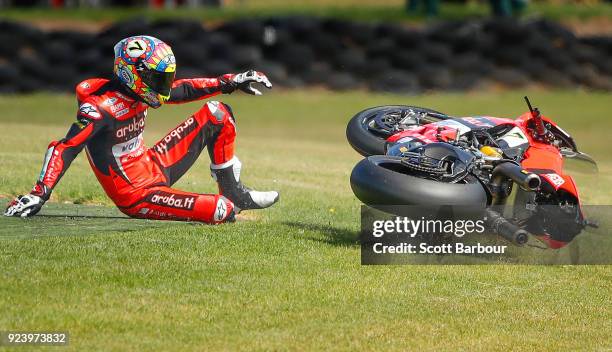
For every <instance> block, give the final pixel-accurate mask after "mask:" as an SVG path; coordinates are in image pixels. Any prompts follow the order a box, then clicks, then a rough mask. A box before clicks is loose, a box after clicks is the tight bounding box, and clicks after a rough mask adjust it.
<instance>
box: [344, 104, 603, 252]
mask: <svg viewBox="0 0 612 352" xmlns="http://www.w3.org/2000/svg"><path fill="white" fill-rule="evenodd" d="M525 101H526V103H527V105H528V108H529V111H528V112H526V113H524V114H523V115H521V116H519V117H518V118H516V119H514V120H513V119H508V118H498V117H490V116H471V117H452V116H449V115H447V114H444V113H441V112H438V111H435V110H431V109H426V108H420V107H414V106H404V105H390V106H380V107H374V108H369V109H366V110H364V111H361V112H359V113H358V114H356V115H355V116H354V117H353V118H352V119H351V120H350V121H349V123H348V126H347V130H346V134H347V139H348V141H349V143H350V145H351V146H352V147H353V148H354V149H355V150H356V151H357V152H359V153H360V154H361V155H363V156H365V157H366V158H365V159H363V160H361V161H360V162H359V163H358V164H357V165H356V166H355V167H354V169H353V171H352V173H351V180H350V182H351V188H352V190H353V193H354V194H355V196H356V197H357V198H358V199H359V200H361V201H362V202H363V203H365V204H367V205H370V206H374V207H376V206H387V205H420V206H438V205H450V206H453V205H455V206H475V207H478V208H482V209H485V210H484V211H485V212H486V219H487V224H488V225H489V227H490V229H491V230H492V231H494V232H495V233H497V234H498V235H500V236H502V237H503V238H505V239H507V240H509V241H511V242H513V243H515V244H518V245H522V244H525V243H526V242H527V241H528V240H529V238H530V236H536V238H537V239H540V240H541V241H543V242H545V243H546V244H547V246H548V247H549V248H560V247H563V246H564V245H566V244H567V243H569V242H570V241H571V240H572V239H573V238H574V237H575V236H576V235H578V234H579V233H580V232H581V231H582V230H583V229H584V228H585V226H588V225H592V224H591V223H589V221H587V220H586V219H585V216H584V214H583V211H582V209H581V202H580V197H579V192H578V188H577V185H576V182H575V181H574V179H573V178H572V176H571V175H569V174H567V173H566V172H565V171H564V161H565V160H568V159H575V160H581V161H583V162H586V163H588V164H589V165H590V166H591V167H592V169H595V170H596V163H595V161H594V160H593V159H592V158H591V157H590V156H588V155H587V154H585V153H582V152H580V151H579V150H578V147H577V146H576V143H575V142H574V140H573V138H572V137H571V136H570V135H569V134H568V133H567V132H565V131H564V130H563V129H562V128H561V127H559V126H558V125H557V124H556V123H555V122H554V121H553V120H552V119H550V118H548V117H545V116H543V115H542V114H541V113H540V111H539V110H538V109H537V108H533V107H532V106H531V103H530V102H529V99H528V98H527V97H525ZM514 188H515V192H514V193H513V192H512V191H513V189H514ZM511 194H513V203H512V204H511V205H507V204H508V203H509V202H508V199H509V197H510V195H511ZM505 207H511V211H510V213H511V215H510V216H509V215H505V214H507V213H508V212H507V211H505V210H504V209H505ZM500 209H501V210H500Z"/></svg>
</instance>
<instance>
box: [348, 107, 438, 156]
mask: <svg viewBox="0 0 612 352" xmlns="http://www.w3.org/2000/svg"><path fill="white" fill-rule="evenodd" d="M392 109H413V110H417V111H427V112H433V113H438V114H441V113H440V112H437V111H435V110H431V109H426V108H419V107H416V106H408V105H385V106H377V107H373V108H368V109H365V110H363V111H361V112H358V113H357V114H356V115H355V116H353V117H352V118H351V120H350V121H349V123H348V125H347V126H346V139H347V140H348V142H349V144H350V145H351V147H353V149H355V151H357V152H358V153H359V154H361V155H363V156H370V155H381V154H385V141H386V139H387V137H389V135H384V134H376V133H375V132H374V131H372V130H371V129H369V128H368V127H367V123H368V122H369V121H370V120H371V119H372V118H373V116H374V115H376V114H378V113H380V112H382V111H384V110H392Z"/></svg>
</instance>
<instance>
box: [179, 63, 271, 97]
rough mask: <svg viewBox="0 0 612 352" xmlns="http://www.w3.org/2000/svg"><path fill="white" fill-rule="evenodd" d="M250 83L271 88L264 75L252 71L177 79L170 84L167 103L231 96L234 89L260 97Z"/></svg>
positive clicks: (259, 93)
mask: <svg viewBox="0 0 612 352" xmlns="http://www.w3.org/2000/svg"><path fill="white" fill-rule="evenodd" d="M252 83H261V84H263V85H264V86H265V87H266V88H272V84H271V83H270V81H269V80H268V77H266V75H264V74H263V73H261V72H257V71H253V70H250V71H246V72H243V73H238V74H233V73H228V74H225V75H222V76H219V77H217V78H189V79H178V80H176V81H174V83H173V84H172V90H171V92H170V99H168V103H169V104H180V103H188V102H191V101H196V100H201V99H206V98H209V97H212V96H214V95H217V94H220V93H224V94H231V93H232V92H234V91H235V90H236V89H240V90H242V91H244V92H246V93H249V94H253V95H261V92H260V91H259V90H257V89H255V88H253V87H252V86H251V84H252Z"/></svg>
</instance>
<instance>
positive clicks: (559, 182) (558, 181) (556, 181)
mask: <svg viewBox="0 0 612 352" xmlns="http://www.w3.org/2000/svg"><path fill="white" fill-rule="evenodd" d="M541 176H542V177H544V178H545V179H546V181H548V183H550V184H551V185H552V186H553V187H555V190H558V189H559V187H561V186H563V184H564V183H565V179H563V177H561V176H559V175H558V174H556V173H550V174H542V175H541Z"/></svg>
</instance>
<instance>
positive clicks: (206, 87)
mask: <svg viewBox="0 0 612 352" xmlns="http://www.w3.org/2000/svg"><path fill="white" fill-rule="evenodd" d="M220 93H221V81H220V80H219V78H187V79H177V80H176V81H174V82H173V83H172V90H171V91H170V99H168V104H181V103H188V102H191V101H196V100H201V99H206V98H209V97H212V96H214V95H217V94H220Z"/></svg>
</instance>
